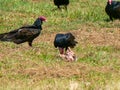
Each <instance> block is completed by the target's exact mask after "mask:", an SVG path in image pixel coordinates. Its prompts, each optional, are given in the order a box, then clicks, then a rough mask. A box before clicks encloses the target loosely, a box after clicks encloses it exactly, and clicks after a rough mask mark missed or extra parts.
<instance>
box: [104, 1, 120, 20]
mask: <svg viewBox="0 0 120 90" xmlns="http://www.w3.org/2000/svg"><path fill="white" fill-rule="evenodd" d="M105 11H106V13H107V15H108V16H109V18H110V20H112V21H113V18H114V19H120V1H112V0H108V2H107V5H106V7H105Z"/></svg>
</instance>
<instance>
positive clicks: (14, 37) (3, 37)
mask: <svg viewBox="0 0 120 90" xmlns="http://www.w3.org/2000/svg"><path fill="white" fill-rule="evenodd" d="M43 21H46V18H45V17H44V16H40V17H38V18H37V19H36V21H35V22H34V23H33V25H28V26H23V27H20V28H18V29H15V30H13V31H10V32H7V33H3V34H0V41H8V42H14V43H16V44H21V43H24V42H28V44H29V46H32V42H33V40H34V39H35V38H36V37H37V36H39V34H40V32H41V30H42V26H41V25H42V23H43Z"/></svg>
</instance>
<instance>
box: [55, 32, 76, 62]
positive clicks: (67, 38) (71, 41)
mask: <svg viewBox="0 0 120 90" xmlns="http://www.w3.org/2000/svg"><path fill="white" fill-rule="evenodd" d="M76 44H77V41H75V37H74V36H73V35H72V33H66V34H57V35H56V36H55V40H54V46H55V47H56V48H57V47H58V49H59V52H60V55H65V56H66V57H68V56H70V54H71V55H72V56H73V55H74V54H73V51H71V49H70V48H74V47H75V46H76ZM70 52H71V53H70ZM73 57H74V56H73ZM68 60H69V58H68Z"/></svg>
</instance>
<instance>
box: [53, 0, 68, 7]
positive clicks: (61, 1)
mask: <svg viewBox="0 0 120 90" xmlns="http://www.w3.org/2000/svg"><path fill="white" fill-rule="evenodd" d="M54 4H55V5H56V6H57V7H58V8H59V9H60V6H61V5H64V6H65V8H66V9H67V5H68V4H69V0H54Z"/></svg>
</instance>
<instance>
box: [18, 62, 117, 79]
mask: <svg viewBox="0 0 120 90" xmlns="http://www.w3.org/2000/svg"><path fill="white" fill-rule="evenodd" d="M91 71H96V72H102V73H110V72H115V71H114V70H113V69H112V68H111V67H107V66H103V67H93V66H90V65H88V64H83V63H75V64H71V63H66V64H65V65H63V66H60V65H59V64H55V65H53V66H44V67H39V68H28V69H21V70H19V71H18V73H19V74H22V75H29V76H30V78H32V79H33V80H34V81H37V80H40V79H45V78H61V77H66V78H70V77H72V76H77V77H78V80H79V79H80V80H81V79H85V78H86V75H88V74H89V73H90V72H91Z"/></svg>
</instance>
